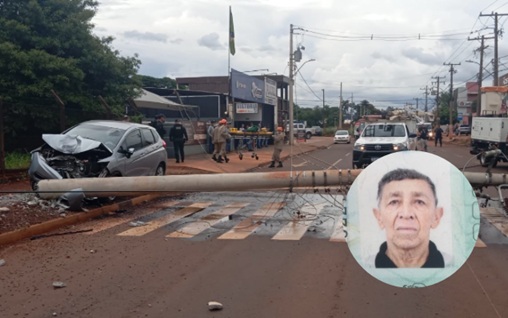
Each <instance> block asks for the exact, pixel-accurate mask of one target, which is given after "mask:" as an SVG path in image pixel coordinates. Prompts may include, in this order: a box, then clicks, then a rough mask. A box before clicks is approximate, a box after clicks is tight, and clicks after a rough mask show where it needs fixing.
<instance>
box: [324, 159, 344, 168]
mask: <svg viewBox="0 0 508 318" xmlns="http://www.w3.org/2000/svg"><path fill="white" fill-rule="evenodd" d="M341 161H342V159H339V160H337V161H335V162H334V163H332V165H331V166H329V167H328V168H326V169H327V170H331V169H334V168H337V165H338V164H339V162H341Z"/></svg>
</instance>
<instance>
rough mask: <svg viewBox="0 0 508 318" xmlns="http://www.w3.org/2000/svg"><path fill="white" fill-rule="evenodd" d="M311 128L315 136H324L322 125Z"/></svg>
mask: <svg viewBox="0 0 508 318" xmlns="http://www.w3.org/2000/svg"><path fill="white" fill-rule="evenodd" d="M310 129H312V130H313V132H314V136H323V128H321V127H320V126H312V127H310Z"/></svg>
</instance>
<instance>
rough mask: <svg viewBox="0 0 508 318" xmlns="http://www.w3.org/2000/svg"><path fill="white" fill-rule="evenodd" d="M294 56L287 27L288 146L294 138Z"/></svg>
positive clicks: (291, 39)
mask: <svg viewBox="0 0 508 318" xmlns="http://www.w3.org/2000/svg"><path fill="white" fill-rule="evenodd" d="M294 63H295V61H294V55H293V25H292V24H290V25H289V144H290V145H294V142H295V138H294V136H293V134H294V132H293V130H294V129H293V128H294V127H293V122H294V114H293V112H294V101H293V85H294V80H293V67H294Z"/></svg>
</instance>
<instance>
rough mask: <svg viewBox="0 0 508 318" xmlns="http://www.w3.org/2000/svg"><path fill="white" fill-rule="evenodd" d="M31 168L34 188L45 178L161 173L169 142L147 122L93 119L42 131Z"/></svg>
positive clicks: (163, 170) (163, 173) (164, 167)
mask: <svg viewBox="0 0 508 318" xmlns="http://www.w3.org/2000/svg"><path fill="white" fill-rule="evenodd" d="M42 139H43V140H44V142H45V143H44V144H43V145H42V146H41V147H39V148H37V149H35V150H33V151H32V153H31V154H32V155H31V156H32V157H31V163H30V167H29V169H28V174H29V176H30V181H31V183H32V188H33V189H34V190H37V183H38V182H39V181H40V180H43V179H68V178H93V177H98V178H104V177H110V176H115V177H118V176H150V175H155V176H162V175H165V173H166V161H167V152H166V142H165V141H164V140H163V139H161V137H160V136H159V134H158V133H157V131H156V130H155V129H154V128H153V127H150V126H148V125H142V124H137V123H130V122H120V121H107V120H92V121H86V122H83V123H81V124H78V125H76V126H74V127H72V128H70V129H68V130H66V131H65V132H63V133H61V134H43V135H42Z"/></svg>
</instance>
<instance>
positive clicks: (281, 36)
mask: <svg viewBox="0 0 508 318" xmlns="http://www.w3.org/2000/svg"><path fill="white" fill-rule="evenodd" d="M480 2H481V1H475V0H460V1H459V0H449V1H445V2H443V1H441V0H428V1H405V0H384V1H371V0H356V1H353V2H346V1H333V0H321V1H319V0H315V1H314V0H313V1H311V0H279V1H273V0H250V1H247V0H231V1H224V0H207V1H205V0H172V1H171V2H168V1H159V0H103V1H101V4H100V6H99V10H98V13H97V15H96V17H95V18H94V20H93V22H94V23H95V25H96V28H95V32H96V34H98V35H100V36H106V35H111V36H113V37H115V39H116V40H115V41H114V42H113V46H114V47H115V48H116V49H118V50H119V51H120V52H121V53H122V54H123V55H127V56H132V55H134V54H135V53H138V54H139V58H140V59H141V61H142V66H141V69H140V73H141V74H145V75H150V76H157V77H162V76H169V77H172V78H174V77H187V76H218V75H227V66H228V65H227V63H228V31H229V29H228V28H229V20H228V18H229V5H231V6H232V10H233V16H234V25H235V34H236V51H237V52H236V54H235V56H232V57H231V67H233V68H235V69H237V70H240V71H246V70H254V69H269V71H268V72H269V73H274V72H277V73H279V74H285V75H288V73H289V71H288V60H289V38H290V37H289V30H290V24H293V25H295V27H296V28H297V29H296V30H295V34H294V36H293V41H294V47H293V48H294V49H296V46H297V45H303V46H305V50H304V51H303V59H302V61H301V62H300V63H299V64H298V65H297V67H300V66H301V65H302V64H303V63H304V62H305V61H307V60H309V59H311V58H312V59H316V61H315V62H312V63H308V64H306V65H305V66H304V67H302V69H301V70H300V73H301V75H302V76H303V77H304V79H305V81H306V82H307V84H308V86H307V84H305V83H304V82H303V80H302V79H301V77H300V76H298V77H297V78H296V82H297V86H298V85H301V86H298V87H297V89H296V93H297V95H298V96H297V97H298V99H300V100H301V101H305V102H302V105H303V106H310V107H312V106H315V105H321V104H322V101H321V100H320V98H321V92H322V91H321V90H322V89H324V90H325V93H326V98H325V100H326V102H327V104H330V105H332V106H336V105H338V99H339V86H340V83H341V82H342V84H343V95H344V96H346V97H347V96H351V95H352V94H353V95H354V100H355V101H360V100H363V99H367V100H369V101H370V102H372V103H374V105H376V106H388V105H392V104H405V103H406V102H408V103H411V102H414V98H422V97H423V94H424V92H423V91H422V90H421V88H422V87H425V86H429V87H430V86H431V85H432V81H433V79H432V77H435V76H446V77H447V78H448V77H449V72H448V66H445V65H443V63H450V62H451V63H461V65H460V66H457V67H456V69H457V73H456V74H455V75H454V78H455V81H454V86H458V85H462V84H463V83H464V82H465V81H467V80H470V81H474V80H476V77H475V75H476V72H478V67H477V65H475V64H472V63H467V62H465V61H466V60H468V59H469V60H474V61H478V60H479V59H478V57H477V56H475V55H474V54H473V50H474V49H476V48H478V47H479V43H478V42H475V41H468V40H467V38H468V36H469V37H475V36H477V35H478V33H473V34H469V33H470V32H471V31H476V30H480V29H482V28H485V27H492V26H493V25H494V24H493V19H492V18H489V17H479V13H480V11H482V10H483V11H484V12H489V13H490V12H491V11H493V10H497V11H498V12H500V13H502V12H503V10H508V4H504V5H502V4H499V3H497V2H496V1H494V0H492V1H488V3H485V2H483V3H480ZM490 4H492V5H490ZM507 20H508V19H506V18H504V19H501V21H500V22H501V25H503V24H504V22H506V21H507ZM482 32H483V34H488V32H492V30H488V29H487V30H483V31H482ZM487 44H489V45H491V46H493V43H487ZM506 49H507V46H506V45H505V44H504V42H503V41H500V51H499V52H500V54H499V55H500V56H505V55H507V54H506V53H503V50H504V52H506ZM492 58H493V53H492V51H491V50H490V51H487V55H486V56H485V60H486V61H490V60H491V59H492ZM504 61H506V64H507V65H508V60H506V58H505V59H504ZM502 62H503V60H502ZM504 68H506V67H504ZM501 69H503V65H501ZM502 74H504V73H502V72H500V75H502ZM487 81H491V79H490V80H487ZM448 82H449V81H447V85H448V84H449V83H448ZM309 87H310V88H309ZM376 101H378V102H377V104H376Z"/></svg>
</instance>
